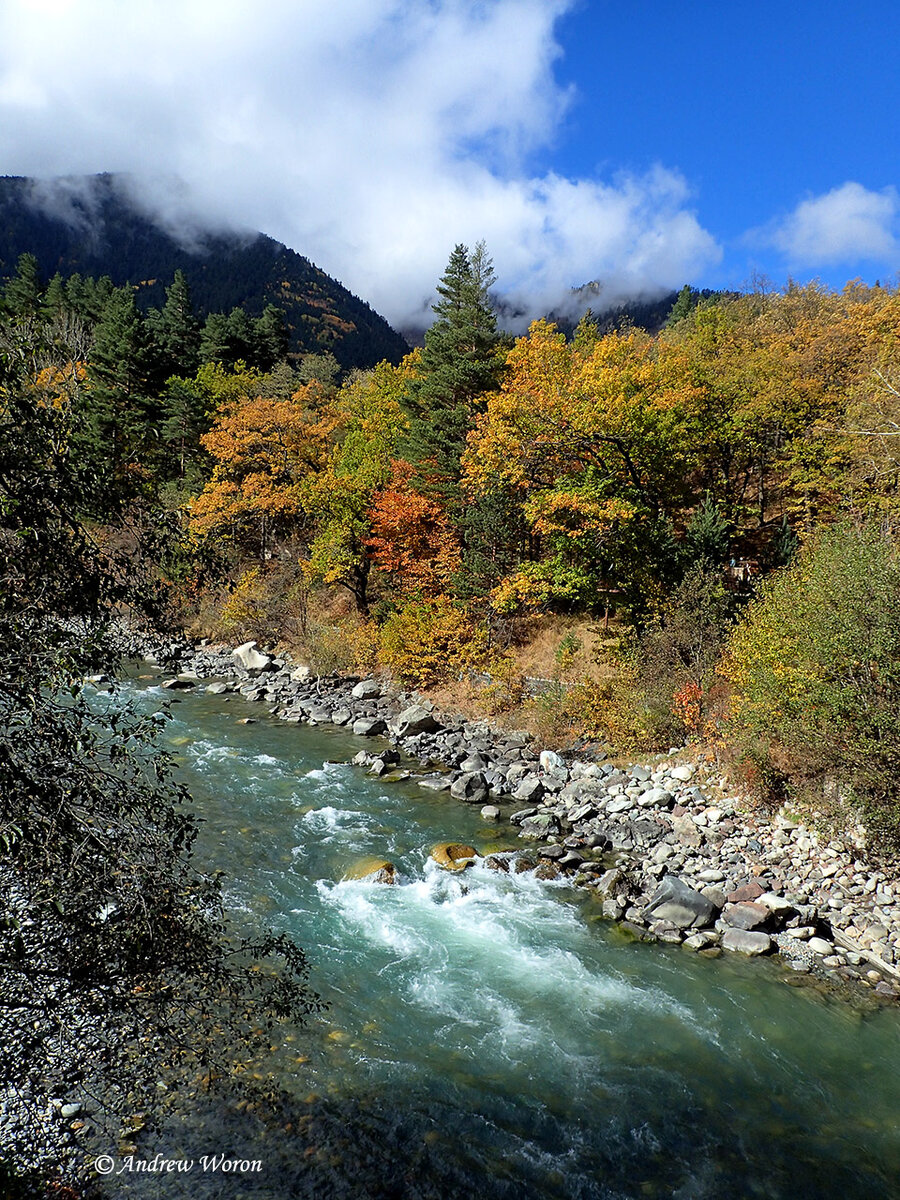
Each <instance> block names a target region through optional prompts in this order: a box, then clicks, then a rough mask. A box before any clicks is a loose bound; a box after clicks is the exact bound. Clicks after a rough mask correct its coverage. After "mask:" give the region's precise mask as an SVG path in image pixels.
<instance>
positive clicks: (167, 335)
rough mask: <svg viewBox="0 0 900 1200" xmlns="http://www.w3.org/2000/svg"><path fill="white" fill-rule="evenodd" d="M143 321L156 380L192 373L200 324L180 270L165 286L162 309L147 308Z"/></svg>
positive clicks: (189, 291)
mask: <svg viewBox="0 0 900 1200" xmlns="http://www.w3.org/2000/svg"><path fill="white" fill-rule="evenodd" d="M147 324H148V327H149V329H150V333H151V335H152V337H153V342H154V345H155V350H156V359H157V362H156V363H155V364H154V368H155V374H156V376H157V379H158V380H159V382H160V383H163V382H164V381H165V380H166V379H168V378H169V377H170V376H172V375H192V374H193V373H194V371H196V369H197V365H198V356H199V350H200V326H199V324H198V322H197V318H196V317H195V316H194V306H193V304H192V303H191V290H190V287H189V286H188V281H187V279H186V278H185V275H184V272H183V271H176V272H175V278H174V279H173V280H172V283H171V284H170V285H169V287H168V288H167V289H166V302H165V304H164V305H163V308H162V310H161V311H160V310H157V309H151V311H150V313H148V314H147Z"/></svg>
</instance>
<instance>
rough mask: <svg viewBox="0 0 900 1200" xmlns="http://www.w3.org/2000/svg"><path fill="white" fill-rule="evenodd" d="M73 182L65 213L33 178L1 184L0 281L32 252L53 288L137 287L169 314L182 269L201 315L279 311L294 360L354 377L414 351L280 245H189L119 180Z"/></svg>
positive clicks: (141, 301) (229, 238) (211, 238)
mask: <svg viewBox="0 0 900 1200" xmlns="http://www.w3.org/2000/svg"><path fill="white" fill-rule="evenodd" d="M68 182H69V184H70V185H71V186H68V187H66V189H65V191H64V192H61V193H60V196H61V197H65V205H64V206H63V205H61V204H57V205H55V206H51V205H48V204H47V203H46V202H45V203H43V204H41V203H39V202H38V199H37V197H38V196H40V194H41V193H40V192H36V189H35V186H34V183H33V181H32V180H29V179H24V178H21V177H13V176H7V177H3V178H0V279H5V278H8V277H10V276H12V275H14V274H15V271H16V264H17V261H18V258H19V256H20V255H21V254H25V253H30V254H33V255H34V256H35V257H36V258H37V260H38V265H39V268H40V271H41V274H42V275H43V277H44V279H45V280H47V279H50V278H51V277H52V276H53V275H55V274H56V273H57V272H59V273H61V274H62V275H64V276H67V275H70V274H72V273H74V272H78V273H80V274H82V275H89V276H95V277H97V276H101V275H108V276H109V277H110V278H111V279H112V281H113V283H114V284H116V285H117V286H122V285H123V284H126V283H131V284H134V285H136V286H137V296H136V299H137V303H138V306H139V307H140V308H141V309H143V310H146V309H148V308H150V307H157V308H161V307H162V305H163V304H164V302H165V289H166V287H167V286H168V285H169V284H170V283H171V282H172V277H173V275H174V273H175V271H176V270H181V271H183V272H184V274H185V276H186V278H187V280H188V283H189V284H190V288H191V295H192V298H193V302H194V306H195V309H196V311H197V313H198V315H199V316H201V317H204V316H206V315H207V314H208V313H210V312H228V311H230V310H231V309H232V308H235V307H240V308H243V309H245V311H246V312H247V314H248V316H251V317H257V316H259V315H260V314H261V313H262V312H263V310H264V309H265V307H266V305H268V304H274V305H277V306H278V307H279V308H280V309H282V311H283V312H284V314H285V318H286V320H287V324H288V327H289V329H290V334H291V351H292V352H293V353H297V354H304V353H320V352H325V351H331V353H332V354H333V355H334V357H335V358H336V359H337V361H338V363H339V364H340V366H341V367H342V368H344V369H349V368H351V367H363V368H365V367H371V366H373V365H374V364H375V363H377V362H380V361H381V360H383V359H389V360H391V361H392V362H397V361H399V359H400V358H402V356H403V355H404V354H405V353H406V352H407V350H408V346H407V345H406V343H405V341H404V340H403V338H402V337H401V336H400V334H399V333H397V332H396V331H395V330H394V329H392V328H391V326H390V325H389V324H388V323H387V321H385V319H384V318H383V317H381V316H379V315H378V313H376V312H374V311H373V309H371V308H370V307H369V306H368V304H366V303H364V301H362V300H360V299H358V298H357V297H356V296H354V295H353V294H352V293H351V292H349V291H348V290H347V289H346V288H345V287H343V286H342V285H341V284H340V283H338V282H337V280H335V279H332V278H331V277H330V276H328V275H326V274H325V272H324V271H322V270H320V269H319V268H318V267H317V266H315V264H313V263H311V262H310V261H309V259H307V258H304V257H303V256H302V255H300V254H297V253H295V252H294V251H293V250H289V249H288V248H287V247H286V246H283V245H281V243H279V242H276V241H275V240H274V239H273V238H270V237H267V236H265V235H264V234H261V233H247V234H246V235H241V234H235V233H227V234H223V233H217V234H210V235H208V236H204V237H203V238H202V240H199V239H197V238H196V237H193V238H192V239H189V240H186V241H185V242H184V243H182V242H180V241H179V240H178V239H177V238H176V237H175V236H173V235H172V234H171V233H169V232H167V231H166V230H165V229H164V228H162V227H160V226H159V225H157V224H155V223H154V222H153V221H152V220H151V219H149V218H148V217H147V216H144V215H142V214H141V213H140V212H138V211H137V210H136V209H135V208H134V206H133V205H132V204H131V203H130V202H129V201H128V199H127V197H126V193H125V192H124V191H123V189H122V188H121V186H120V185H119V184H118V183H117V180H116V177H115V176H113V175H98V176H94V177H92V178H91V179H86V180H83V181H82V180H78V181H68ZM75 184H77V185H78V186H75Z"/></svg>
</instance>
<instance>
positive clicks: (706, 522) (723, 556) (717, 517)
mask: <svg viewBox="0 0 900 1200" xmlns="http://www.w3.org/2000/svg"><path fill="white" fill-rule="evenodd" d="M730 548H731V526H730V524H729V522H728V521H727V520H726V519H725V517H724V516H723V515H722V512H721V510H720V509H719V506H718V504H716V502H715V500H713V499H711V497H709V496H707V497H706V498H705V499H704V501H703V503H702V504H701V505H700V506H699V507H698V508H697V509H696V511H695V512H694V514H693V516H692V517H691V519H690V521H688V525H687V529H686V530H685V537H684V557H685V559H686V561H687V563H688V564H690V565H691V566H698V567H701V568H703V569H704V570H709V569H711V568H713V567H721V566H723V565H724V564H725V563H726V562H727V561H728V554H729V550H730Z"/></svg>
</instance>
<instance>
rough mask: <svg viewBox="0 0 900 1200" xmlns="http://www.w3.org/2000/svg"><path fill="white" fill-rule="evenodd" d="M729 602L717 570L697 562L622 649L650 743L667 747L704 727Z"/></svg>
mask: <svg viewBox="0 0 900 1200" xmlns="http://www.w3.org/2000/svg"><path fill="white" fill-rule="evenodd" d="M734 604H735V600H734V598H733V597H732V596H731V595H729V593H728V592H727V591H726V590H725V587H724V585H723V582H722V574H721V571H719V570H717V569H716V568H714V567H710V566H709V565H708V564H707V565H704V564H702V563H701V564H700V565H697V566H694V567H692V568H691V569H690V570H689V571H688V572H687V574H686V575H685V577H684V579H683V580H682V582H681V583H680V584H679V586H678V587H677V588H676V589H675V591H674V592H673V593H672V595H671V596H670V598H669V600H668V602H667V604H666V606H665V608H664V609H663V611H662V613H661V615H660V616H659V617H658V618H657V619H656V620H655V621H654V622H653V623H652V624H651V625H649V626H648V627H647V628H646V629H645V630H644V631H643V632H642V633H641V634H640V635H639V636H638V637H636V638H635V639H634V641H633V642H632V644H631V646H630V647H629V648H628V651H627V653H626V659H627V661H628V663H629V665H630V667H631V673H632V678H633V679H634V681H635V684H639V687H640V690H641V692H642V694H643V696H644V701H645V704H646V718H645V719H646V721H647V723H648V731H649V733H650V735H651V740H652V741H653V742H654V743H656V744H660V745H662V744H668V745H671V744H672V742H674V741H679V740H680V739H682V738H683V737H684V736H685V733H687V734H688V735H692V734H697V733H699V732H700V731H701V730H702V729H703V728H704V726H705V724H706V721H707V719H708V717H709V714H710V710H711V698H712V697H714V696H715V687H714V683H715V673H716V664H717V662H718V660H719V657H720V655H721V653H722V649H723V647H724V645H725V642H726V639H727V637H728V632H729V630H730V629H731V624H732V618H733V612H734Z"/></svg>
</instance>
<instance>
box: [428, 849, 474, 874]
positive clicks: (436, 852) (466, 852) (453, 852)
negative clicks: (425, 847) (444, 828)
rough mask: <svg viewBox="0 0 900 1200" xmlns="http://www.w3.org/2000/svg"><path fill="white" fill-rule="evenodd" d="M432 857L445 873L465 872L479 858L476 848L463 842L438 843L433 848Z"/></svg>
mask: <svg viewBox="0 0 900 1200" xmlns="http://www.w3.org/2000/svg"><path fill="white" fill-rule="evenodd" d="M431 857H432V858H433V859H434V861H435V862H436V863H437V865H438V866H439V867H443V868H444V870H445V871H464V870H465V869H466V867H470V866H471V865H472V863H473V862H474V861H475V859H476V858H477V857H478V855H477V852H476V850H475V847H474V846H466V845H464V844H463V843H462V842H438V844H437V845H436V846H433V847H432V850H431Z"/></svg>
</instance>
